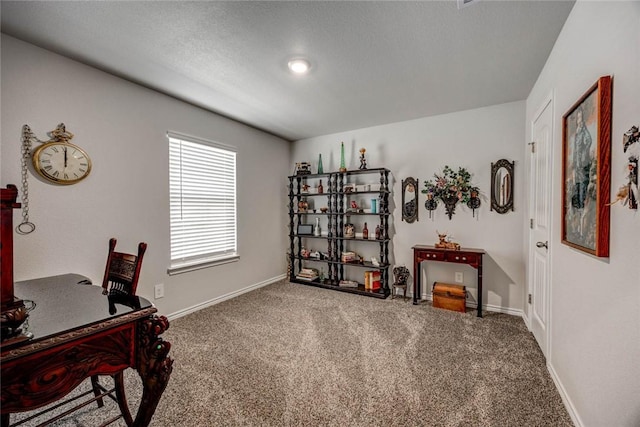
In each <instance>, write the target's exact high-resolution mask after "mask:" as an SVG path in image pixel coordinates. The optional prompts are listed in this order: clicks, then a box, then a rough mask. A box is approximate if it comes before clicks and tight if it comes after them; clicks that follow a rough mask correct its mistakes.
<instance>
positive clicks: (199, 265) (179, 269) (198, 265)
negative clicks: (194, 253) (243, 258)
mask: <svg viewBox="0 0 640 427" xmlns="http://www.w3.org/2000/svg"><path fill="white" fill-rule="evenodd" d="M239 260H240V255H238V254H234V255H226V256H224V257H218V258H206V259H199V260H197V261H189V262H181V263H176V264H173V265H172V266H171V267H169V268H168V269H167V273H168V274H169V276H174V275H176V274H182V273H188V272H190V271H195V270H200V269H203V268H209V267H215V266H216V265H222V264H228V263H230V262H236V261H239Z"/></svg>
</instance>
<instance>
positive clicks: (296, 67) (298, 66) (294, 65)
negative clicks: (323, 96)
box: [288, 58, 311, 74]
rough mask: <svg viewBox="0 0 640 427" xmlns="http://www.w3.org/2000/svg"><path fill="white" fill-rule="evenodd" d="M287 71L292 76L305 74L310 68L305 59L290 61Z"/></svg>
mask: <svg viewBox="0 0 640 427" xmlns="http://www.w3.org/2000/svg"><path fill="white" fill-rule="evenodd" d="M288 65H289V69H290V70H291V72H292V73H294V74H307V72H309V69H310V68H311V64H309V61H307V60H306V59H300V58H298V59H292V60H291V61H289V64H288Z"/></svg>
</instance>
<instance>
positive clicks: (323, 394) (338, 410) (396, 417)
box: [12, 282, 572, 426]
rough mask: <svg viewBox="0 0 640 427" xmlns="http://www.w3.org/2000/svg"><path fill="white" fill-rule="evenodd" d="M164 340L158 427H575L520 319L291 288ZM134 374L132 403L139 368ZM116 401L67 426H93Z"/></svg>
mask: <svg viewBox="0 0 640 427" xmlns="http://www.w3.org/2000/svg"><path fill="white" fill-rule="evenodd" d="M164 337H165V339H167V340H168V341H170V342H171V343H172V350H171V353H170V354H171V356H172V357H173V358H174V359H175V363H174V369H173V374H172V377H171V380H170V382H169V385H168V387H167V390H166V391H165V394H164V395H163V397H162V400H161V401H160V405H159V407H158V410H157V411H156V414H155V416H154V418H153V421H152V425H153V426H179V425H182V426H298V425H305V426H315V425H320V426H467V425H479V426H571V425H572V423H571V420H570V418H569V416H568V414H567V412H566V410H565V408H564V406H563V404H562V401H561V398H560V396H559V394H558V392H557V390H556V388H555V386H554V384H553V381H552V380H551V378H550V376H549V374H548V372H547V369H546V367H545V362H544V358H543V357H542V354H541V352H540V350H539V349H538V347H537V345H536V343H535V340H534V339H533V336H532V335H531V334H530V333H529V332H528V331H527V329H526V327H525V325H524V323H523V321H522V319H521V318H518V317H514V316H510V315H505V314H496V313H487V314H486V315H485V318H484V319H478V318H476V317H475V312H472V311H468V312H467V313H466V314H460V313H455V312H450V311H446V310H441V309H435V308H433V307H431V305H430V304H428V303H423V304H422V305H420V306H414V305H412V304H411V302H410V301H407V302H404V301H403V300H402V298H400V299H395V300H391V299H387V300H377V299H373V298H367V297H362V296H358V295H351V294H346V293H342V292H335V291H331V290H324V289H317V288H312V287H309V286H304V285H297V284H290V283H288V282H280V283H276V284H273V285H270V286H267V287H264V288H261V289H258V290H256V291H253V292H250V293H248V294H244V295H241V296H239V297H237V298H234V299H232V300H229V301H226V302H223V303H221V304H218V305H215V306H213V307H210V308H207V309H205V310H201V311H199V312H197V313H194V314H191V315H189V316H185V317H183V318H180V319H177V320H175V321H173V322H172V323H171V327H170V329H169V330H168V331H167V332H166V333H165V335H164ZM126 380H127V386H128V388H129V389H130V390H131V391H130V401H131V405H132V406H133V407H134V408H135V407H137V401H138V399H139V393H140V386H139V381H138V379H137V377H136V373H135V372H134V371H131V370H130V371H128V373H127V375H126ZM86 385H88V382H87V383H85V387H86ZM109 408H110V409H108V410H107V411H105V410H104V409H103V410H99V411H98V410H96V409H95V406H94V405H91V407H90V408H87V409H86V410H85V411H83V412H82V413H80V414H78V415H75V416H73V417H71V418H67V419H65V420H64V421H61V422H58V423H57V424H56V425H59V426H82V425H86V426H91V425H96V424H98V422H97V420H98V419H104V417H105V416H106V413H107V412H109V411H112V412H114V413H115V410H116V406H115V404H110V405H109ZM15 419H17V416H14V417H13V418H12V422H13V421H14V420H15ZM26 425H33V424H26ZM117 425H124V423H122V422H121V423H120V424H117Z"/></svg>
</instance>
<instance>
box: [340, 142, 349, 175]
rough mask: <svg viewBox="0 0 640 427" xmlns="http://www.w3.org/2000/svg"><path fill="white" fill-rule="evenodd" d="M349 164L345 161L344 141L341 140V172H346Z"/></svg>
mask: <svg viewBox="0 0 640 427" xmlns="http://www.w3.org/2000/svg"><path fill="white" fill-rule="evenodd" d="M346 171H347V166H346V165H345V163H344V142H341V146H340V172H346Z"/></svg>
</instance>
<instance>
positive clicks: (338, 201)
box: [289, 168, 390, 298]
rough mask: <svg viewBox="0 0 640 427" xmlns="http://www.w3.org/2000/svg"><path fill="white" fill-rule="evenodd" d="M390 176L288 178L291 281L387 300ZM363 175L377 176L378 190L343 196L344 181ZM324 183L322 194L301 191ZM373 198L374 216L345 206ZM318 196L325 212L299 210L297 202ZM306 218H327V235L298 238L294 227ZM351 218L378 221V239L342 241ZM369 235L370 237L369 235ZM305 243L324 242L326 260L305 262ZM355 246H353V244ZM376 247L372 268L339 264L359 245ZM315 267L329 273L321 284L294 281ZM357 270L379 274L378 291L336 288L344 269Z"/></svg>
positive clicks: (371, 171) (349, 174)
mask: <svg viewBox="0 0 640 427" xmlns="http://www.w3.org/2000/svg"><path fill="white" fill-rule="evenodd" d="M389 173H390V171H389V170H388V169H385V168H375V169H364V170H354V171H346V172H332V173H324V174H306V175H291V176H289V262H290V267H291V277H290V281H291V282H294V283H300V284H303V285H309V286H316V287H321V288H326V289H334V290H338V291H341V292H348V293H354V294H359V295H366V296H371V297H376V298H386V297H388V296H389V294H390V290H389V241H390V236H389V216H390V212H389V195H390V190H389ZM362 175H377V176H378V178H379V182H380V187H379V189H377V190H374V191H350V192H345V191H344V186H345V180H346V179H348V178H349V177H357V176H362ZM319 180H323V181H324V180H326V185H323V187H324V188H325V189H326V190H325V191H324V192H323V193H305V192H303V191H302V189H303V184H304V183H307V182H309V181H312V182H315V181H319ZM366 194H370V195H375V196H377V199H378V201H379V206H378V209H377V212H376V213H371V212H349V211H348V209H347V208H345V205H348V203H349V199H350V197H351V196H358V195H366ZM319 196H324V197H327V208H328V209H327V212H318V209H316V212H309V211H301V210H300V209H299V205H300V202H301V201H303V200H306V198H315V197H319ZM309 215H313V216H326V217H327V235H325V236H313V235H306V234H305V235H298V234H297V227H298V225H300V224H306V223H307V222H306V219H307V217H308V216H309ZM350 216H362V217H373V218H375V219H377V220H378V224H377V225H378V226H379V227H380V238H379V239H371V238H369V239H364V238H356V237H349V238H348V237H345V236H344V226H345V224H346V222H345V221H347V220H348V218H349V217H350ZM369 234H370V235H371V234H373V233H372V232H371V231H369ZM305 239H315V241H317V240H318V239H322V240H326V243H327V246H326V248H327V251H326V252H325V254H326V255H327V256H326V257H323V258H322V259H316V258H305V257H303V256H302V248H303V246H304V244H303V242H305V241H306V240H305ZM352 242H355V243H352ZM369 243H377V244H378V245H379V246H380V251H379V257H380V261H379V265H377V266H376V265H373V264H372V263H370V262H341V261H340V260H341V259H342V253H343V252H345V251H347V250H348V249H354V247H355V246H357V245H359V244H369ZM316 263H322V264H323V265H325V266H326V267H327V269H328V274H327V277H325V278H324V279H323V280H322V281H321V280H319V279H317V280H315V281H307V280H301V279H297V278H296V276H297V275H298V274H299V272H300V270H301V269H302V268H303V267H304V266H312V265H313V264H316ZM347 266H348V267H360V268H364V269H368V270H378V271H380V282H381V283H380V285H381V287H380V289H378V290H375V291H372V290H368V289H365V288H364V284H362V283H358V286H357V287H344V286H339V283H340V281H341V280H344V277H345V267H347Z"/></svg>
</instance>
